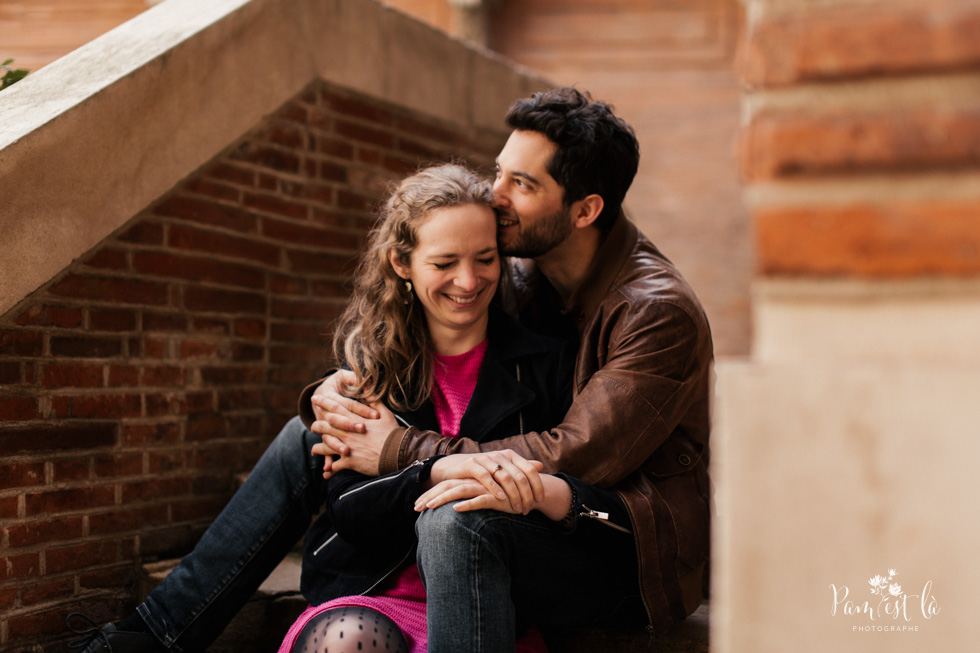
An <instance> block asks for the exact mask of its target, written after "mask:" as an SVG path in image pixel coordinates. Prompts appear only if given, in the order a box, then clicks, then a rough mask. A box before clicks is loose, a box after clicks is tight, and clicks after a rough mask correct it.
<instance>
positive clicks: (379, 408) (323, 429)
mask: <svg viewBox="0 0 980 653" xmlns="http://www.w3.org/2000/svg"><path fill="white" fill-rule="evenodd" d="M370 408H371V409H372V410H374V411H375V412H376V413H377V415H378V417H377V418H376V419H365V420H363V421H362V422H361V426H362V428H361V429H360V430H359V431H357V432H351V431H347V430H344V429H342V428H337V427H335V426H334V425H333V424H334V423H335V421H336V420H334V419H332V418H333V415H328V416H327V419H326V420H323V421H317V422H313V427H312V429H311V430H312V431H313V432H314V433H319V434H320V435H321V436H323V440H324V442H326V441H327V439H328V438H330V440H331V442H337V443H339V444H338V445H337V446H336V447H334V446H331V447H330V448H331V449H333V450H334V451H338V452H339V457H335V458H333V459H332V461H331V463H330V469H329V470H327V469H326V466H325V467H324V474H323V476H324V478H330V476H331V475H332V474H333V473H335V472H339V471H341V470H344V469H352V470H354V471H355V472H360V473H362V474H367V475H368V476H377V475H378V461H379V460H380V459H381V450H382V449H383V448H384V445H385V442H386V441H387V440H388V436H389V435H390V434H391V431H392V429H395V428H397V427H398V420H396V419H395V415H394V413H392V412H391V411H390V410H388V408H387V407H385V405H384V404H382V403H381V402H374V403H373V404H370ZM320 447H321V445H320V444H317V445H314V447H313V453H314V454H316V453H318V449H319V448H320Z"/></svg>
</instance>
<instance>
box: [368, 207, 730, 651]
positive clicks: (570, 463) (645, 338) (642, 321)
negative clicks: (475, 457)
mask: <svg viewBox="0 0 980 653" xmlns="http://www.w3.org/2000/svg"><path fill="white" fill-rule="evenodd" d="M513 276H514V288H513V290H514V292H515V297H516V300H517V304H518V310H519V312H520V314H521V320H522V322H525V323H527V324H528V325H529V326H531V327H532V328H538V327H542V330H544V331H548V330H549V328H548V327H552V326H554V325H555V324H557V323H564V324H569V323H571V324H574V326H575V327H576V329H577V331H578V336H579V339H580V346H579V352H578V357H577V360H576V364H575V384H574V389H573V393H574V399H573V403H572V407H571V408H570V410H569V412H568V414H567V415H566V417H565V419H564V421H563V422H562V423H561V424H559V425H558V426H556V427H555V428H553V429H551V430H550V431H542V432H536V433H525V434H521V435H516V436H513V437H509V438H505V439H503V440H497V441H494V442H487V443H483V444H477V443H476V442H473V441H472V440H468V439H466V438H465V437H461V438H459V439H452V438H443V437H441V436H439V435H438V434H435V433H432V432H427V431H420V430H419V429H416V428H414V427H411V428H407V429H405V428H399V429H396V430H394V431H393V432H392V433H391V435H390V436H389V437H388V440H387V442H386V443H385V446H384V449H383V450H382V453H381V459H380V461H379V473H381V474H385V473H387V472H390V471H394V470H397V469H401V468H403V467H405V466H406V465H409V464H411V463H412V462H413V461H415V460H419V459H422V458H425V457H427V456H431V455H434V454H448V453H465V452H476V451H489V450H492V449H513V450H514V451H516V452H518V453H519V454H521V455H522V456H525V457H527V458H533V459H537V460H540V461H542V462H543V463H544V465H545V471H546V472H555V471H562V472H564V473H566V474H569V475H571V476H575V477H578V478H581V479H582V480H585V481H587V482H590V483H592V484H594V485H596V486H598V487H601V488H611V489H613V490H615V491H616V492H617V493H618V494H619V495H620V496H622V498H623V499H624V501H625V502H626V505H627V507H628V508H629V513H630V517H631V519H632V522H633V524H632V527H633V532H634V533H635V540H636V546H637V556H638V565H639V570H640V586H641V590H642V593H643V600H644V604H645V606H646V608H647V613H648V616H649V619H650V624H651V626H652V627H653V629H654V631H655V632H657V633H662V632H664V631H666V630H667V629H669V628H670V627H671V626H672V625H673V624H675V623H676V622H678V621H680V620H681V619H683V618H684V617H685V616H687V615H688V614H690V613H691V612H693V611H694V610H695V609H696V608H697V606H698V604H699V603H700V602H701V596H702V577H703V573H704V570H705V564H706V562H707V559H708V546H709V514H710V509H709V505H710V499H709V495H710V486H709V481H708V433H709V413H708V410H709V406H708V398H709V393H710V384H711V363H712V344H711V333H710V330H709V328H708V321H707V318H706V317H705V315H704V310H703V309H702V307H701V304H700V302H699V301H698V299H697V297H696V296H695V294H694V292H693V290H691V288H690V286H688V284H687V282H686V281H685V280H684V279H683V277H682V276H681V275H680V273H679V272H678V271H677V269H676V268H675V267H674V266H673V264H672V263H671V262H670V261H668V260H667V259H666V257H664V256H663V255H662V254H661V253H660V252H659V251H658V250H657V248H656V247H654V245H653V244H652V243H651V242H650V241H649V240H647V239H646V237H644V236H643V235H642V234H641V233H640V232H639V231H638V230H637V228H636V227H635V226H634V225H633V223H631V222H629V221H628V220H627V219H626V218H625V217H623V216H621V217H620V218H619V219H618V220H617V221H616V223H615V224H614V226H613V228H612V229H611V230H610V232H609V233H608V234H607V235H606V237H605V240H604V242H603V244H602V245H601V247H600V250H599V252H598V253H597V255H596V258H595V260H594V261H593V262H592V265H591V268H590V271H589V274H588V277H587V281H586V282H585V283H584V284H583V285H582V287H581V288H579V289H578V290H577V291H576V292H575V294H574V295H573V296H572V297H571V298H570V300H569V301H568V302H567V304H566V305H565V306H564V307H563V308H562V307H561V306H560V304H559V303H557V294H556V293H555V291H554V289H553V288H551V286H550V285H549V284H547V282H546V281H544V280H543V277H541V275H539V274H537V273H536V272H535V271H534V270H533V269H531V268H530V267H523V268H521V269H517V270H515V271H514V275H513ZM562 314H564V316H565V318H562V317H561V315H562ZM550 330H552V331H553V329H550ZM461 435H465V434H461Z"/></svg>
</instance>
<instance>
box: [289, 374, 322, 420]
mask: <svg viewBox="0 0 980 653" xmlns="http://www.w3.org/2000/svg"><path fill="white" fill-rule="evenodd" d="M326 378H327V377H323V378H322V379H320V380H319V381H314V382H313V383H311V384H310V385H308V386H306V387H305V388H303V391H302V392H300V393H299V401H298V402H297V404H296V412H297V413H299V418H300V420H302V422H303V426H305V427H306V428H307V430H310V429H312V427H313V422H315V421H316V415H314V414H313V402H312V401H311V400H312V398H313V393H314V392H316V389H317V388H319V387H320V384H322V383H323V382H324V381H325V380H326Z"/></svg>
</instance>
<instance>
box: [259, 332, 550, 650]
mask: <svg viewBox="0 0 980 653" xmlns="http://www.w3.org/2000/svg"><path fill="white" fill-rule="evenodd" d="M486 352H487V341H486V340H484V341H483V342H482V343H480V344H479V345H477V346H476V347H474V348H473V349H471V350H470V351H468V352H466V353H464V354H459V355H457V356H443V355H441V354H435V370H434V371H435V382H434V383H433V386H432V405H433V407H434V408H435V413H436V419H437V420H438V422H439V430H440V432H441V433H442V434H443V435H444V436H445V437H452V438H455V437H457V436H458V435H459V425H460V422H461V420H462V419H463V414H464V413H465V412H466V407H467V406H468V405H469V403H470V398H471V397H472V396H473V390H474V389H475V388H476V381H477V378H478V377H479V375H480V367H481V366H482V365H483V358H484V355H485V354H486ZM342 606H363V607H367V608H371V609H373V610H377V611H378V612H380V613H382V614H384V615H385V616H387V617H388V618H389V619H391V620H392V621H394V622H395V623H396V624H398V627H399V628H401V631H402V633H403V634H404V635H405V641H406V642H407V643H408V648H409V650H410V651H411V653H425V650H426V645H427V643H428V637H427V636H426V628H425V587H424V586H423V584H422V579H421V578H420V577H419V570H418V567H417V566H416V565H414V564H413V565H411V566H409V567H406V568H405V569H403V570H402V571H401V572H399V573H398V574H397V575H396V576H394V577H392V579H390V580H389V586H388V588H387V589H385V590H384V591H382V592H381V594H380V595H378V596H345V597H341V598H338V599H334V600H332V601H328V602H326V603H324V604H322V605H318V606H310V607H309V608H307V609H306V611H305V612H303V614H301V615H300V616H299V618H298V619H297V620H296V622H295V623H294V624H293V625H292V627H291V628H290V629H289V632H288V633H287V634H286V638H285V639H284V640H283V643H282V645H281V646H280V647H279V653H289V650H290V649H291V648H292V646H293V644H294V643H295V641H296V638H297V637H298V636H299V633H300V632H301V631H302V630H303V628H304V627H305V626H306V624H307V623H309V621H310V620H311V619H313V617H315V616H316V615H318V614H320V613H322V612H324V611H326V610H329V609H331V608H339V607H342ZM547 650H548V649H547V647H546V646H545V644H544V639H543V638H542V637H541V634H540V633H539V632H538V631H537V630H536V629H531V630H530V631H529V632H528V633H527V634H525V635H524V637H522V638H521V639H520V640H518V642H517V651H518V653H539V652H546V651H547Z"/></svg>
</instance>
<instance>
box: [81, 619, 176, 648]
mask: <svg viewBox="0 0 980 653" xmlns="http://www.w3.org/2000/svg"><path fill="white" fill-rule="evenodd" d="M72 619H84V620H85V621H87V622H88V623H89V627H88V628H85V629H78V628H75V627H74V626H72V624H71V622H72ZM66 621H67V624H68V629H69V630H70V631H71V632H73V633H75V634H76V635H81V637H79V638H78V639H76V640H74V641H72V642H68V649H69V650H71V651H77V652H78V653H166V650H167V649H165V648H164V647H163V644H161V643H160V642H159V641H158V640H157V638H156V637H154V636H153V635H151V634H150V633H145V632H142V633H141V632H129V631H125V630H119V629H117V628H116V625H115V624H111V623H109V624H106V625H104V626H102V628H99V626H98V624H96V623H95V622H94V621H92V620H91V619H89V618H88V617H87V616H85V615H84V614H82V613H81V612H73V613H71V614H70V615H68V619H67V620H66Z"/></svg>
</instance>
